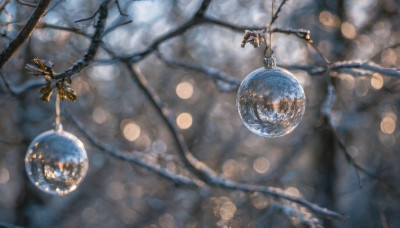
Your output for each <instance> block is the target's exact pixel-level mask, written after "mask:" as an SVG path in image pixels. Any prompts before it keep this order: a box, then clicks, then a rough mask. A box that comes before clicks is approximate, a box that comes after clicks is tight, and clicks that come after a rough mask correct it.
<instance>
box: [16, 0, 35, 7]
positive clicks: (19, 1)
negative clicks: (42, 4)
mask: <svg viewBox="0 0 400 228" xmlns="http://www.w3.org/2000/svg"><path fill="white" fill-rule="evenodd" d="M17 2H18V3H19V4H21V5H23V6H29V7H33V8H35V7H36V5H35V4H33V3H30V2H25V1H23V0H17Z"/></svg>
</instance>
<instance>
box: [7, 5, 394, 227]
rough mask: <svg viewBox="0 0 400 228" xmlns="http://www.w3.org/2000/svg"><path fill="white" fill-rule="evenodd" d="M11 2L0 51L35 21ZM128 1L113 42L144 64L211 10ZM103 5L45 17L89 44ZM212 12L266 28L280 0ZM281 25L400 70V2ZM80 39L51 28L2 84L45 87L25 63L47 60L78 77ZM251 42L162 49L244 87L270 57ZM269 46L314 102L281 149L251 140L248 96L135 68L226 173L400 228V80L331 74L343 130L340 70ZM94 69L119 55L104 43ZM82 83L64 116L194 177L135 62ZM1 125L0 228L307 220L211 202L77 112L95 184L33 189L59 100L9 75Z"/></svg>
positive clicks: (288, 45)
mask: <svg viewBox="0 0 400 228" xmlns="http://www.w3.org/2000/svg"><path fill="white" fill-rule="evenodd" d="M6 3H7V4H6ZM33 3H34V1H33ZM3 4H5V7H4V8H2V9H1V14H0V33H1V34H2V35H1V37H0V49H4V48H5V47H6V46H7V44H8V43H9V42H10V38H13V37H15V36H16V35H17V34H18V31H19V30H20V29H21V27H22V25H24V23H25V22H26V20H27V19H28V18H29V15H30V14H31V12H32V11H33V8H31V7H29V6H25V5H21V4H20V3H19V2H18V1H14V0H11V1H7V0H0V6H2V5H3ZM119 4H120V6H121V9H122V11H123V12H124V13H126V14H128V15H129V16H121V15H120V12H119V11H118V8H117V6H116V5H115V4H110V12H109V16H108V19H107V23H106V28H107V27H110V26H112V25H113V23H118V22H121V21H128V20H129V19H132V23H129V24H126V25H124V26H120V27H118V28H117V29H115V30H113V31H111V32H109V33H107V34H106V35H105V36H104V37H103V42H104V44H105V45H106V46H107V47H108V48H110V49H112V50H113V51H114V52H115V53H117V54H118V55H131V54H133V53H137V52H140V51H143V50H145V49H146V48H147V47H148V46H149V45H150V44H151V43H152V42H153V41H154V40H155V39H156V38H157V37H159V36H162V35H163V34H165V33H167V32H169V31H171V30H172V29H174V28H177V27H179V26H180V25H182V24H183V23H185V22H186V21H188V20H189V19H190V18H191V17H192V16H193V14H194V13H195V12H196V11H197V9H198V7H199V5H200V4H201V1H197V0H196V1H186V0H163V1H161V0H148V1H129V0H120V1H119ZM278 4H280V1H276V6H277V5H278ZM99 5H100V2H99V1H95V0H87V1H79V0H58V1H57V0H54V1H52V2H51V4H50V6H49V9H48V13H46V15H45V16H44V18H43V19H42V21H41V22H42V23H45V24H47V25H57V26H62V27H68V28H77V29H80V30H78V31H79V32H82V33H84V34H92V33H93V31H94V28H93V25H94V23H95V21H94V20H86V21H82V22H78V23H75V21H77V20H79V19H82V18H87V17H90V16H91V15H93V13H94V12H95V11H96V10H97V9H98V7H99ZM206 15H207V16H209V17H211V18H216V19H218V20H221V21H226V22H229V23H231V24H236V25H242V26H248V27H254V26H258V27H263V26H265V25H266V24H267V22H269V19H270V17H271V1H270V0H268V1H260V0H229V1H223V0H212V1H211V3H210V5H209V8H208V9H207V11H206ZM274 26H275V27H277V28H304V29H308V30H310V31H311V39H312V40H313V41H314V45H315V46H316V47H317V48H318V50H319V51H320V52H321V53H322V54H323V55H324V56H325V57H326V58H327V59H328V60H329V61H331V62H335V61H345V60H356V59H361V60H368V59H370V60H372V61H373V62H375V63H377V64H379V65H381V66H382V67H386V68H397V70H399V66H400V48H396V47H399V46H400V45H397V46H396V45H394V44H396V43H398V42H399V40H400V30H399V28H400V1H398V0H362V1H360V0H338V1H328V0H327V1H323V0H302V1H299V0H291V1H288V2H287V3H286V4H285V5H284V7H283V8H282V11H281V13H280V14H279V19H278V20H277V22H276V23H275V25H274ZM79 32H78V33H76V32H71V31H61V30H58V29H54V28H51V27H50V26H39V27H38V28H37V29H36V30H35V31H34V32H33V34H32V36H31V37H30V38H29V39H28V40H27V41H26V42H25V43H24V45H23V46H22V47H21V48H20V49H19V50H18V52H17V53H15V54H14V55H13V57H12V59H10V60H9V61H8V62H7V64H6V65H5V66H4V67H3V69H2V74H3V75H4V77H5V78H6V80H7V82H8V83H9V84H10V85H11V86H13V87H18V86H19V85H23V84H24V83H26V82H27V81H30V80H37V78H35V77H34V76H31V75H29V74H28V73H27V72H26V70H25V69H24V66H25V64H27V63H29V62H30V61H31V60H32V59H33V58H34V57H39V58H41V59H46V60H51V61H52V62H53V63H54V67H55V70H56V71H57V72H62V71H64V70H66V69H68V68H69V67H70V66H72V65H73V63H74V62H75V61H76V60H78V59H80V58H81V57H82V55H83V54H84V53H85V52H86V50H87V48H88V46H89V44H90V40H88V39H87V37H85V36H82V35H81V34H79ZM242 39H243V33H240V32H237V31H233V30H231V29H229V28H226V27H222V26H218V25H213V24H201V25H197V26H194V27H192V28H191V29H189V30H187V31H186V32H182V34H181V35H178V36H176V37H173V38H171V39H168V40H166V41H164V42H163V43H162V44H161V45H160V46H159V51H160V53H161V54H162V55H163V56H164V57H165V58H166V59H169V60H177V61H181V62H185V63H190V64H195V65H199V66H200V65H201V66H208V67H212V68H215V69H218V70H219V71H221V72H224V73H226V74H227V75H230V76H232V77H233V78H235V79H237V80H242V79H243V78H244V77H245V76H246V75H247V74H249V73H250V72H252V71H253V70H255V69H257V68H260V67H262V66H263V59H262V56H263V48H258V49H254V48H253V47H252V46H251V45H248V46H246V47H245V48H241V47H240V43H241V41H242ZM391 45H394V46H392V47H393V48H388V49H384V48H386V47H388V46H391ZM272 46H273V49H274V51H275V54H276V57H277V64H278V65H281V66H285V67H286V68H289V69H290V70H291V71H292V72H293V73H294V75H295V77H296V78H297V79H298V81H299V82H300V83H301V85H302V86H303V87H304V91H305V93H306V97H307V107H306V112H305V115H304V118H303V120H302V122H301V123H300V125H299V126H298V127H297V128H296V129H295V130H294V131H293V132H292V133H291V134H289V135H287V136H284V137H280V138H275V139H267V138H264V137H260V136H257V135H254V134H252V133H250V132H249V131H248V130H247V128H246V127H244V126H243V124H242V122H241V120H240V118H239V115H238V112H237V109H236V104H235V100H236V91H232V92H224V91H221V90H220V89H219V87H218V86H216V84H215V82H214V81H213V80H212V79H210V78H209V77H207V75H205V74H204V73H201V72H196V71H190V70H187V69H185V68H180V67H171V66H169V65H167V64H166V63H165V62H164V61H162V60H160V59H159V58H158V57H157V55H155V54H151V55H149V56H148V57H146V58H144V59H143V60H142V61H139V62H138V63H137V66H138V67H139V68H140V70H141V72H142V73H143V74H144V75H145V77H146V79H147V80H148V83H149V86H151V87H152V88H153V89H154V90H155V92H156V93H157V94H158V95H159V96H160V97H161V99H162V101H163V102H165V105H166V106H167V107H168V109H169V111H170V113H171V114H172V115H173V116H174V118H175V120H176V124H177V126H178V127H179V128H180V129H181V131H182V133H183V134H184V137H185V141H186V143H187V144H188V146H189V149H190V150H191V152H192V153H193V154H194V155H195V156H196V157H197V158H198V159H199V160H201V161H203V162H205V163H206V164H207V165H208V166H210V167H211V168H212V169H213V170H215V171H216V172H217V173H220V174H221V175H223V176H224V177H226V178H228V179H231V180H234V181H237V182H243V183H253V184H258V185H262V186H273V187H276V188H279V189H281V190H282V191H284V192H286V193H288V194H290V195H293V196H298V197H304V198H305V199H307V200H309V201H311V202H313V203H316V204H318V205H321V206H323V207H327V208H329V209H331V210H334V211H337V212H340V213H343V214H345V215H346V216H347V217H348V220H347V221H346V222H345V223H342V222H332V221H329V220H326V221H324V220H323V219H320V224H322V225H324V226H325V227H384V228H386V227H400V217H399V216H398V215H399V213H400V197H399V195H400V194H399V187H400V186H399V183H400V182H399V181H400V175H399V173H400V166H398V164H399V162H400V153H399V152H400V151H399V149H398V148H399V146H400V140H399V139H400V138H399V134H400V130H399V124H398V122H397V118H398V115H399V111H400V96H399V95H398V91H400V84H399V80H398V79H397V78H396V77H393V76H392V77H390V76H386V75H384V74H379V73H374V72H369V71H357V72H355V71H351V70H349V71H346V69H343V70H337V71H331V72H329V75H328V76H330V79H331V82H332V85H334V88H335V91H336V100H335V102H334V104H333V107H332V109H331V112H330V115H329V117H330V122H331V123H332V125H333V128H330V127H329V124H328V122H329V121H327V120H324V118H321V107H322V105H323V102H324V100H325V96H326V93H327V85H326V76H327V74H325V73H324V74H309V73H308V72H307V71H302V70H298V68H299V67H298V66H322V65H323V62H322V60H321V58H320V57H319V56H318V54H317V53H316V52H315V51H314V49H312V48H311V46H310V45H309V44H307V42H306V41H305V40H302V39H299V38H297V37H296V36H293V35H286V34H278V33H274V35H273V45H272ZM383 49H384V50H383ZM381 50H383V51H381ZM96 59H101V60H107V59H112V57H111V56H110V55H108V54H107V52H106V51H104V50H102V49H101V48H100V49H99V51H98V53H97V55H96ZM72 80H73V83H72V88H73V89H75V90H76V91H77V94H78V96H79V98H78V100H77V101H76V102H75V103H71V102H68V101H62V102H61V103H62V104H61V105H62V110H63V111H64V112H65V110H68V113H70V114H71V115H73V116H74V117H75V118H76V119H77V120H78V121H79V122H81V123H83V124H84V126H85V128H86V129H87V130H88V131H89V132H91V133H92V134H94V135H95V136H96V137H97V138H98V139H100V140H101V142H103V143H105V144H107V145H108V146H109V147H111V148H115V149H118V150H121V151H125V152H126V153H133V152H135V153H136V152H137V153H142V154H143V158H144V159H145V160H146V161H149V162H152V163H154V164H159V165H160V166H161V167H164V168H166V169H168V170H170V171H171V172H174V173H178V174H181V175H185V176H190V173H189V172H188V171H187V170H186V169H185V168H184V167H183V165H182V163H181V162H180V160H179V157H178V156H177V153H176V148H175V145H174V142H173V141H172V137H171V135H170V133H169V131H168V130H167V128H166V127H165V125H164V123H163V122H162V120H161V118H160V117H159V115H157V113H156V111H155V109H154V107H153V106H152V105H151V103H149V100H148V99H147V98H146V97H145V96H144V95H143V94H142V92H141V91H140V90H139V89H138V87H137V86H136V84H135V83H134V82H133V81H132V80H131V78H130V75H129V74H128V72H127V69H126V66H125V65H124V64H123V63H119V62H118V61H95V62H93V63H92V64H91V65H90V66H88V67H87V68H85V69H84V70H83V71H82V72H80V73H79V74H77V75H74V76H73V77H72ZM0 117H1V118H0V127H1V131H0V226H8V225H7V224H9V225H11V224H13V225H17V226H26V227H124V226H126V227H148V228H150V227H151V228H156V227H160V228H171V227H193V228H194V227H303V226H304V225H303V224H301V223H298V222H296V221H295V220H294V219H293V217H292V216H290V215H288V213H286V212H285V206H293V207H295V205H291V204H287V203H283V204H282V203H281V202H279V201H275V200H272V199H270V198H268V197H266V196H264V195H261V194H247V193H243V192H240V191H227V190H221V189H219V188H211V192H210V193H209V194H204V193H202V192H199V190H198V189H194V188H190V187H186V186H184V185H176V184H174V183H173V182H171V181H169V180H167V179H164V178H162V177H160V176H158V175H156V174H155V173H152V172H150V171H147V170H145V169H143V168H141V167H139V166H136V165H134V164H132V163H129V162H126V161H122V160H119V159H117V158H115V157H112V156H110V155H109V154H107V153H105V152H103V151H100V150H99V149H97V148H96V147H95V146H94V145H93V144H91V143H90V141H89V140H88V139H87V137H86V136H85V135H84V134H82V132H81V131H79V129H78V128H77V127H76V126H75V125H74V124H73V123H72V122H71V121H70V120H69V119H68V118H62V122H63V125H64V129H65V130H67V131H69V132H71V133H73V134H75V135H76V136H77V137H78V138H80V139H81V140H82V142H83V143H84V144H85V147H86V150H87V151H88V155H89V162H90V163H89V172H88V175H87V176H86V178H85V179H84V181H83V182H82V183H81V185H80V186H79V188H78V189H77V190H76V191H74V192H72V193H71V194H69V195H66V196H62V197H57V196H53V195H49V194H46V193H43V192H41V191H40V190H38V189H36V188H35V187H34V186H33V185H32V184H31V183H30V182H29V180H28V178H27V176H26V173H25V167H24V156H25V153H26V148H27V147H28V145H29V143H30V141H32V139H33V138H35V137H36V136H37V135H39V134H40V133H42V132H44V131H47V130H49V129H50V128H52V123H53V117H54V97H53V98H52V99H51V101H50V102H49V103H45V102H42V101H41V100H40V94H39V92H38V89H37V88H35V89H32V90H29V91H26V92H24V93H22V94H20V95H18V96H12V95H11V94H10V93H9V91H8V89H7V87H6V86H5V83H4V81H3V80H0ZM338 140H339V141H341V143H342V145H344V147H345V148H346V150H347V152H348V154H350V155H351V156H352V157H353V158H354V160H355V161H356V162H357V164H359V165H360V166H362V167H363V168H365V169H366V170H368V172H370V173H371V174H373V175H372V176H375V177H377V178H374V177H369V176H367V175H365V174H364V173H362V172H357V171H356V170H355V168H354V166H353V165H352V164H351V163H349V162H348V159H346V157H345V155H344V153H343V152H344V150H343V148H342V147H340V146H338ZM397 140H399V141H397ZM358 174H359V177H358Z"/></svg>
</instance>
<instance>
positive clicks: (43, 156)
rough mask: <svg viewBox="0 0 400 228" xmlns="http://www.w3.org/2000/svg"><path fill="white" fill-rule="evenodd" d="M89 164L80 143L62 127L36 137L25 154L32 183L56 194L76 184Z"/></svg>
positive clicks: (84, 173)
mask: <svg viewBox="0 0 400 228" xmlns="http://www.w3.org/2000/svg"><path fill="white" fill-rule="evenodd" d="M88 166H89V164H88V158H87V154H86V150H85V148H84V146H83V143H82V142H81V141H80V140H79V139H78V138H77V137H76V136H75V135H73V134H71V133H69V132H66V131H64V130H62V128H61V129H58V130H50V131H46V132H44V133H42V134H40V135H39V136H37V137H36V138H35V139H34V140H33V141H32V142H31V144H30V145H29V147H28V150H27V153H26V156H25V168H26V172H27V174H28V177H29V179H30V180H31V182H32V183H33V184H34V185H35V186H36V187H38V188H39V189H41V190H43V191H45V192H47V193H50V194H55V195H59V196H61V195H65V194H68V193H70V192H72V191H74V190H75V189H76V188H77V187H78V185H79V184H80V182H81V181H82V179H83V178H84V177H85V175H86V173H87V170H88Z"/></svg>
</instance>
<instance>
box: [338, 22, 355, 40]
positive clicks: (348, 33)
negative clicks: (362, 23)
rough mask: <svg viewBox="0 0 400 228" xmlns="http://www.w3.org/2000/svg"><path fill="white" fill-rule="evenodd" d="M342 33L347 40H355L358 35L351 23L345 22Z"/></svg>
mask: <svg viewBox="0 0 400 228" xmlns="http://www.w3.org/2000/svg"><path fill="white" fill-rule="evenodd" d="M341 31H342V34H343V36H344V37H346V38H347V39H354V38H355V37H356V35H357V31H356V28H355V27H354V25H352V24H351V23H350V22H347V21H346V22H343V24H342V26H341Z"/></svg>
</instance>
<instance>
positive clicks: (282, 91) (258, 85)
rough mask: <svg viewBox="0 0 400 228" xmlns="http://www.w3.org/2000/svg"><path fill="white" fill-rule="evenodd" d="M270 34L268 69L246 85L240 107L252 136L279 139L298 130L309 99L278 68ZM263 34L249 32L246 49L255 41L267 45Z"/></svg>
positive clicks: (240, 95) (254, 74)
mask: <svg viewBox="0 0 400 228" xmlns="http://www.w3.org/2000/svg"><path fill="white" fill-rule="evenodd" d="M270 31H271V30H270V29H269V34H270V44H269V45H267V48H266V50H265V55H264V56H265V57H264V67H262V68H260V69H257V70H255V71H253V72H251V73H250V74H249V75H247V76H246V78H245V79H244V80H243V81H242V83H241V84H240V87H239V91H238V94H237V97H236V106H237V108H238V111H239V115H240V118H241V120H242V122H243V123H244V125H245V126H246V127H247V128H248V129H249V130H250V131H251V132H253V133H254V134H257V135H260V136H264V137H268V138H275V137H280V136H284V135H286V134H289V133H290V132H292V131H293V129H294V128H296V127H297V125H298V124H299V123H300V121H301V119H302V118H303V115H304V111H305V104H306V97H305V95H304V91H303V88H302V87H301V85H300V84H299V82H298V81H297V80H296V78H295V77H294V76H293V75H292V74H291V73H290V72H289V71H287V70H285V69H283V68H280V67H277V66H276V63H275V58H274V56H273V51H272V49H271V33H270ZM261 34H262V31H246V34H245V38H244V40H243V42H242V47H244V44H245V43H246V42H250V43H252V44H253V45H254V43H255V42H253V41H254V40H257V41H260V40H261V41H265V40H266V39H262V38H261V37H262V35H261ZM255 38H257V39H255ZM256 46H259V42H257V45H255V47H256Z"/></svg>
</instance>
